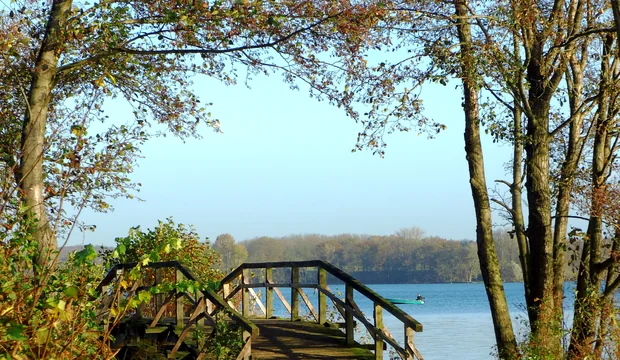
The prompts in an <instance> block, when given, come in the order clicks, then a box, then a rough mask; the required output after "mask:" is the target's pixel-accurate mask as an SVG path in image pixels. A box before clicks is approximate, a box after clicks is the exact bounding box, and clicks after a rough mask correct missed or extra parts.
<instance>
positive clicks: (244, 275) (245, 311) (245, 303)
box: [240, 269, 250, 318]
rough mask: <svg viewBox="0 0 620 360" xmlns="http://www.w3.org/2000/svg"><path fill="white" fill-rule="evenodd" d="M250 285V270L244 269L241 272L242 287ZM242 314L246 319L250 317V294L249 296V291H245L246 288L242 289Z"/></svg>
mask: <svg viewBox="0 0 620 360" xmlns="http://www.w3.org/2000/svg"><path fill="white" fill-rule="evenodd" d="M248 283H249V278H248V270H247V269H243V270H242V271H241V285H244V284H248ZM241 285H240V286H241ZM241 314H242V315H243V316H244V317H246V318H247V317H249V316H250V294H249V291H248V289H245V288H242V289H241Z"/></svg>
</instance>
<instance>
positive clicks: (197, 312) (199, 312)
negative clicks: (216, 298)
mask: <svg viewBox="0 0 620 360" xmlns="http://www.w3.org/2000/svg"><path fill="white" fill-rule="evenodd" d="M204 305H205V302H204V299H200V301H199V302H198V304H197V305H196V308H195V309H194V311H193V312H192V314H191V315H190V317H189V321H188V322H187V325H186V326H185V327H184V328H183V331H182V332H181V335H179V338H178V339H177V342H176V343H175V344H174V347H173V348H172V350H171V351H170V353H168V357H173V356H174V354H176V352H177V351H178V350H179V347H181V344H183V340H184V339H185V337H186V336H187V333H188V332H189V330H190V328H191V327H192V326H193V325H194V324H195V323H196V321H197V320H198V319H199V318H202V317H203V316H204Z"/></svg>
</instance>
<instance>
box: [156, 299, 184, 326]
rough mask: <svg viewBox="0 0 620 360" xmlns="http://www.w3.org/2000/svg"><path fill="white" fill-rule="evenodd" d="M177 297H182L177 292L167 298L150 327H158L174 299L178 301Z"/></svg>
mask: <svg viewBox="0 0 620 360" xmlns="http://www.w3.org/2000/svg"><path fill="white" fill-rule="evenodd" d="M177 296H181V294H179V293H176V292H175V291H171V292H170V293H169V295H168V296H167V297H166V299H165V300H164V302H163V303H162V304H161V306H160V307H159V310H158V311H157V314H156V315H155V318H154V319H153V321H152V322H151V325H149V327H154V326H155V325H157V323H158V322H159V319H161V317H162V316H163V315H164V312H165V311H166V309H167V308H168V305H169V304H170V303H171V302H172V300H173V299H174V300H176V298H177Z"/></svg>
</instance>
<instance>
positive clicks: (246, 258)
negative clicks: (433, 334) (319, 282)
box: [213, 227, 523, 283]
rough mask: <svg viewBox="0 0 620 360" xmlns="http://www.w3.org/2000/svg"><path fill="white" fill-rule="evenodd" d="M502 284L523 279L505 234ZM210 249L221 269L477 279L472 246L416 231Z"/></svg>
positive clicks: (224, 243) (500, 233)
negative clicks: (297, 263)
mask: <svg viewBox="0 0 620 360" xmlns="http://www.w3.org/2000/svg"><path fill="white" fill-rule="evenodd" d="M495 239H496V246H497V249H498V251H497V252H498V255H499V261H500V265H501V271H502V275H503V277H504V281H522V280H523V279H522V273H521V267H520V265H519V252H518V248H517V243H516V241H515V240H514V239H511V237H510V235H509V233H508V232H507V231H506V230H497V231H496V232H495ZM213 248H214V249H215V250H216V251H217V252H218V253H219V254H220V256H221V257H222V268H223V270H229V269H232V268H234V267H236V266H238V265H240V264H241V263H243V262H265V261H294V260H314V259H320V260H326V261H328V262H330V263H332V264H333V265H335V266H337V267H339V268H341V269H343V270H345V271H346V272H348V273H350V274H352V275H353V276H354V277H356V278H358V279H359V280H361V281H363V282H365V283H433V282H471V281H481V275H480V266H479V263H478V256H477V248H476V243H475V242H474V241H471V240H460V241H456V240H447V239H443V238H440V237H436V236H424V232H423V231H422V230H421V229H419V228H415V227H414V228H408V229H401V230H399V231H397V232H396V233H395V234H393V235H388V236H373V235H358V234H341V235H334V236H326V235H318V234H309V235H289V236H284V237H280V238H273V237H268V236H263V237H258V238H255V239H251V240H246V241H242V242H239V243H236V242H235V240H234V238H233V237H232V236H231V235H229V234H222V235H220V236H218V237H217V239H216V240H215V242H214V244H213Z"/></svg>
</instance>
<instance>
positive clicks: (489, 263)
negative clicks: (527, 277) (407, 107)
mask: <svg viewBox="0 0 620 360" xmlns="http://www.w3.org/2000/svg"><path fill="white" fill-rule="evenodd" d="M454 6H455V12H456V16H457V19H456V21H457V30H458V35H459V40H460V43H461V45H460V61H461V71H462V75H461V76H462V81H463V95H464V101H465V102H464V110H465V152H466V154H467V155H466V157H467V162H468V165H469V175H470V180H469V181H470V184H471V190H472V196H473V199H474V206H475V209H476V241H477V244H478V258H479V260H480V270H481V272H482V278H483V280H484V284H485V289H486V292H487V297H488V299H489V304H490V307H491V316H492V318H493V326H494V329H495V339H496V341H497V349H498V352H499V356H500V358H502V359H517V358H519V351H518V349H517V343H516V340H515V336H514V332H513V329H512V322H511V319H510V314H509V311H508V304H507V302H506V295H505V293H504V284H503V281H502V277H501V274H500V266H499V261H498V258H497V252H496V250H495V243H494V242H493V232H492V220H491V206H490V203H489V197H488V194H487V185H486V177H485V174H484V159H483V153H482V145H481V142H480V120H479V108H478V107H479V104H478V85H477V81H476V80H477V76H476V68H475V60H474V54H473V49H472V38H471V28H470V25H469V22H468V10H467V3H466V1H465V0H457V1H455V2H454Z"/></svg>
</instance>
